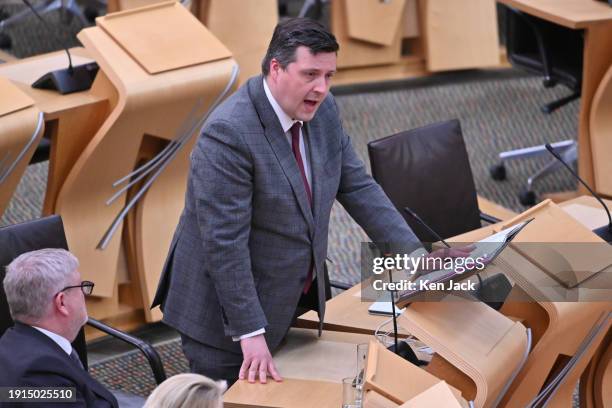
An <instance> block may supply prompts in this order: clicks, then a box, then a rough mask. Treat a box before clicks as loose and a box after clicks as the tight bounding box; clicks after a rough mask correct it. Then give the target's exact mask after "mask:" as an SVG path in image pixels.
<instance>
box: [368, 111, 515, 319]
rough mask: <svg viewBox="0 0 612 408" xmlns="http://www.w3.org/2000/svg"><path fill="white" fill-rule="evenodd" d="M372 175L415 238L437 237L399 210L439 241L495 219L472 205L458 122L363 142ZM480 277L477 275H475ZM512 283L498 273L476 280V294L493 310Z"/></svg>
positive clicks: (474, 198) (429, 239) (473, 191)
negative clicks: (368, 157)
mask: <svg viewBox="0 0 612 408" xmlns="http://www.w3.org/2000/svg"><path fill="white" fill-rule="evenodd" d="M368 155H369V156H370V165H371V167H372V176H373V177H374V179H375V180H376V181H377V182H378V184H380V185H381V187H382V188H383V190H384V191H385V193H386V194H387V196H389V199H391V202H392V203H393V205H394V206H395V207H396V208H397V209H398V211H400V213H401V214H402V216H403V217H404V219H405V220H406V222H407V223H408V225H410V228H412V230H413V231H414V233H415V234H416V236H417V237H418V238H419V239H420V240H421V241H422V242H423V243H424V244H425V246H429V245H428V244H429V243H433V242H437V241H438V238H437V237H436V236H435V235H434V234H432V233H431V232H430V231H429V230H428V229H427V228H426V227H424V226H423V225H422V224H421V223H420V222H418V221H417V220H416V219H415V218H414V217H412V216H411V215H409V214H408V213H407V212H406V211H404V208H405V207H408V208H410V209H411V210H412V211H413V212H414V213H415V214H416V215H418V216H419V218H420V219H421V220H423V221H424V222H425V223H426V224H427V225H428V226H429V227H430V228H431V229H432V230H433V231H435V232H436V233H437V234H438V235H439V236H440V237H441V238H442V239H446V238H449V237H453V236H455V235H459V234H462V233H464V232H468V231H471V230H474V229H477V228H480V227H481V226H482V225H481V221H485V222H488V223H496V222H499V221H500V220H499V219H498V218H495V217H493V216H491V215H488V214H485V213H483V212H481V211H480V209H479V208H478V198H477V194H476V186H475V185H474V178H473V176H472V170H471V168H470V160H469V157H468V154H467V150H466V149H465V143H464V141H463V134H462V133H461V125H460V123H459V121H458V120H456V119H455V120H449V121H446V122H439V123H434V124H432V125H428V126H423V127H420V128H417V129H413V130H408V131H405V132H401V133H398V134H395V135H392V136H388V137H385V138H382V139H378V140H375V141H373V142H370V143H368ZM479 279H480V276H479ZM511 289H512V285H511V283H510V281H509V280H508V279H507V278H506V277H505V276H504V275H503V274H495V275H492V276H490V277H488V278H486V279H483V280H480V284H479V287H478V290H477V292H476V293H475V295H476V297H477V298H478V299H480V300H482V301H483V302H485V303H486V304H487V305H489V306H491V307H492V308H494V309H496V310H499V308H500V307H501V306H502V304H503V302H504V299H506V297H507V296H508V294H509V293H510V290H511Z"/></svg>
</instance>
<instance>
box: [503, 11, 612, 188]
mask: <svg viewBox="0 0 612 408" xmlns="http://www.w3.org/2000/svg"><path fill="white" fill-rule="evenodd" d="M497 1H498V2H499V3H502V4H506V5H508V6H510V7H513V8H516V9H518V10H521V11H523V12H525V13H528V14H532V15H534V16H536V17H539V18H542V19H545V20H548V21H551V22H553V23H555V24H559V25H562V26H564V27H567V28H570V29H574V30H584V59H583V74H582V92H581V101H580V119H579V124H578V144H579V146H580V147H579V149H578V154H579V156H578V170H579V174H580V176H581V177H582V178H583V179H584V180H585V181H586V182H587V183H588V184H589V185H590V186H592V187H594V189H595V191H598V192H600V193H603V194H605V195H607V196H608V197H612V187H610V182H609V181H608V180H609V179H610V174H609V173H608V174H606V173H604V171H606V170H608V169H609V167H603V165H604V160H603V158H602V159H600V162H599V163H598V162H596V161H594V160H593V157H594V156H595V155H596V154H597V153H598V152H594V151H593V147H592V143H591V141H592V139H593V138H607V139H608V140H609V139H610V136H609V135H599V134H592V130H591V127H590V123H591V110H593V109H594V106H593V103H594V99H595V94H596V92H597V90H598V88H599V87H600V86H601V85H602V80H603V79H604V77H605V76H606V73H607V71H608V70H609V69H610V67H611V66H612V51H611V50H612V7H610V6H609V5H608V4H607V3H606V2H602V1H596V0H497ZM608 77H609V75H608ZM608 81H609V79H608ZM604 85H605V84H604ZM601 92H604V91H601ZM605 92H612V86H609V87H608V88H607V90H606V91H605ZM551 142H552V141H551ZM603 155H604V157H605V159H606V161H607V162H609V161H612V152H610V151H606V152H603ZM599 157H601V155H600V156H599ZM605 164H607V163H605ZM604 180H605V181H604ZM604 182H605V187H604V186H603V185H602V184H603V183H604ZM578 191H580V193H581V194H585V192H586V190H585V189H584V188H583V187H579V189H578Z"/></svg>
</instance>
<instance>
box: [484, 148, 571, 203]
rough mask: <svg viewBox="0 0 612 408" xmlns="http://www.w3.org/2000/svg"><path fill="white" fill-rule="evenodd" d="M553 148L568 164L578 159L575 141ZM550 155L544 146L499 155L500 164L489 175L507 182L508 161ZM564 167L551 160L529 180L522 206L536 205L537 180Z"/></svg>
mask: <svg viewBox="0 0 612 408" xmlns="http://www.w3.org/2000/svg"><path fill="white" fill-rule="evenodd" d="M552 147H554V148H555V149H556V150H558V151H560V154H561V157H562V158H563V160H565V161H566V162H567V163H574V162H576V160H577V159H578V144H577V143H576V142H575V141H574V140H563V141H561V142H557V143H552ZM543 154H548V151H547V150H546V147H545V146H544V145H539V146H533V147H526V148H522V149H516V150H509V151H506V152H502V153H500V154H499V163H497V164H495V165H493V166H491V168H490V169H489V174H490V175H491V178H492V179H493V180H496V181H501V180H505V179H506V177H507V171H506V166H505V163H506V162H507V161H508V160H514V159H523V158H527V157H534V156H541V155H543ZM561 166H563V165H562V164H561V163H559V161H557V160H556V159H553V160H551V161H550V162H549V163H548V164H547V165H546V166H544V167H542V168H541V169H539V170H538V171H537V172H536V173H535V174H533V175H532V176H531V177H529V178H528V179H527V185H526V187H525V189H524V190H522V191H521V192H520V193H519V195H518V197H519V201H520V202H521V204H522V205H525V206H532V205H534V204H535V203H536V198H537V196H536V194H535V192H534V191H533V184H534V183H535V181H536V180H537V179H540V178H542V177H544V176H546V175H547V174H550V173H552V172H554V171H556V170H557V169H558V168H560V167H561Z"/></svg>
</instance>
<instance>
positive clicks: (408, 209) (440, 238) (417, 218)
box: [404, 207, 451, 248]
mask: <svg viewBox="0 0 612 408" xmlns="http://www.w3.org/2000/svg"><path fill="white" fill-rule="evenodd" d="M404 211H406V213H408V215H410V216H411V217H412V218H414V219H415V220H417V221H418V222H419V224H421V225H422V226H423V227H425V229H426V230H427V231H429V233H430V234H431V235H433V236H434V237H435V238H436V239H437V240H438V241H440V242H442V243H443V244H444V245H445V246H446V247H447V248H450V247H451V246H450V245H448V242H446V241H445V240H444V239H443V238H442V237H441V236H440V235H438V233H437V232H436V231H434V230H433V229H432V228H431V227H430V226H429V225H427V223H426V222H425V221H423V220H422V219H421V217H419V216H418V215H417V213H415V212H414V211H412V210H411V209H410V208H408V207H404Z"/></svg>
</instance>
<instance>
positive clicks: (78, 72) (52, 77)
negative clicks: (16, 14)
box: [22, 0, 98, 95]
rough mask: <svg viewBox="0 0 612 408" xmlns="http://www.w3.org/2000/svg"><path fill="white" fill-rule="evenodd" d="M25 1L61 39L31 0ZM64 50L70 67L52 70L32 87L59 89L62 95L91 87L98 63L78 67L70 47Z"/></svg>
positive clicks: (57, 38) (48, 29)
mask: <svg viewBox="0 0 612 408" xmlns="http://www.w3.org/2000/svg"><path fill="white" fill-rule="evenodd" d="M22 1H23V3H24V4H25V5H26V6H28V7H29V8H30V10H32V13H34V15H35V16H36V17H37V18H38V19H39V20H40V21H41V22H42V23H43V25H44V26H45V29H46V30H47V31H48V32H49V33H50V34H51V35H52V36H54V37H55V39H56V40H58V41H60V42H62V41H61V39H60V38H59V37H57V36H56V35H55V33H54V32H53V29H52V28H51V27H50V26H49V24H48V23H47V22H46V21H45V19H44V18H42V17H41V16H40V14H38V12H37V11H36V8H34V6H32V4H31V3H30V2H29V0H22ZM64 51H66V55H68V68H64V69H58V70H55V71H51V72H48V73H46V74H45V75H43V76H42V77H40V78H39V79H37V80H36V81H34V83H33V84H32V88H38V89H51V90H54V91H58V92H59V93H61V94H62V95H65V94H69V93H73V92H79V91H84V90H86V89H89V88H91V85H92V83H93V81H94V79H95V77H96V74H97V73H98V64H96V63H95V62H90V63H87V64H82V65H77V66H76V67H75V66H73V65H72V57H71V55H70V51H69V50H68V47H64Z"/></svg>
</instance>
